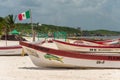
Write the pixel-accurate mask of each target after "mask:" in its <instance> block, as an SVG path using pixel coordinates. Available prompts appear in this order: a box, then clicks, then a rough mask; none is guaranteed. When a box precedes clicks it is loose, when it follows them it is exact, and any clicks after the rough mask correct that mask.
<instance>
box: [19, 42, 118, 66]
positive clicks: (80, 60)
mask: <svg viewBox="0 0 120 80" xmlns="http://www.w3.org/2000/svg"><path fill="white" fill-rule="evenodd" d="M20 45H22V47H23V48H24V51H25V52H26V53H27V54H28V55H29V57H30V58H31V60H32V62H33V63H34V64H35V65H36V66H38V67H67V68H120V54H111V53H110V54H107V55H104V53H103V54H102V55H100V54H88V53H87V54H85V53H77V52H68V51H63V50H57V49H54V48H50V47H49V48H48V47H43V46H42V45H36V44H31V43H28V42H20Z"/></svg>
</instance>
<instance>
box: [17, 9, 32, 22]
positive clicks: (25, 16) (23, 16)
mask: <svg viewBox="0 0 120 80" xmlns="http://www.w3.org/2000/svg"><path fill="white" fill-rule="evenodd" d="M28 18H30V11H29V10H28V11H26V12H23V13H20V14H18V19H19V20H20V21H22V20H24V19H28Z"/></svg>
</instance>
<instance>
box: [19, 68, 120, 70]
mask: <svg viewBox="0 0 120 80" xmlns="http://www.w3.org/2000/svg"><path fill="white" fill-rule="evenodd" d="M19 69H28V70H111V69H113V68H61V67H57V68H56V67H19ZM113 70H115V69H113ZM116 70H117V69H116ZM119 70H120V69H119Z"/></svg>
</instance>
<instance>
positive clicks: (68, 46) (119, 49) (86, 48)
mask: <svg viewBox="0 0 120 80" xmlns="http://www.w3.org/2000/svg"><path fill="white" fill-rule="evenodd" d="M54 42H55V43H56V45H57V47H58V48H59V49H60V50H65V51H76V52H102V53H104V52H108V53H112V52H114V53H120V45H107V46H106V45H103V46H94V45H78V44H72V43H67V42H63V41H59V40H54Z"/></svg>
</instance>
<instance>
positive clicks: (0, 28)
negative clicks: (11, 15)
mask: <svg viewBox="0 0 120 80" xmlns="http://www.w3.org/2000/svg"><path fill="white" fill-rule="evenodd" d="M3 31H4V18H3V17H0V35H1V34H2V33H3Z"/></svg>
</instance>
